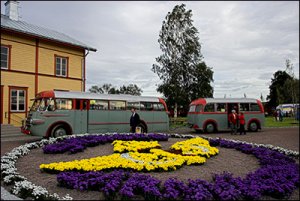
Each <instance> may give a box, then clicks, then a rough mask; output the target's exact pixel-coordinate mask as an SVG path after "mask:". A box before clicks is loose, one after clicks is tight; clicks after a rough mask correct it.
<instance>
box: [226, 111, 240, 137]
mask: <svg viewBox="0 0 300 201" xmlns="http://www.w3.org/2000/svg"><path fill="white" fill-rule="evenodd" d="M237 118H238V116H237V114H236V112H235V110H232V111H231V113H230V114H229V117H228V119H229V123H230V129H231V135H232V134H234V135H236V133H237Z"/></svg>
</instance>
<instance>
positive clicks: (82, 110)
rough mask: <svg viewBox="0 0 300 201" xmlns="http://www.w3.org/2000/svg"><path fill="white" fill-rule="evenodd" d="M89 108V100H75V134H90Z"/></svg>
mask: <svg viewBox="0 0 300 201" xmlns="http://www.w3.org/2000/svg"><path fill="white" fill-rule="evenodd" d="M88 106H89V100H80V99H76V100H75V115H74V133H76V134H81V133H87V132H88Z"/></svg>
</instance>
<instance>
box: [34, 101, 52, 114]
mask: <svg viewBox="0 0 300 201" xmlns="http://www.w3.org/2000/svg"><path fill="white" fill-rule="evenodd" d="M49 105H51V106H53V107H51V110H53V109H54V101H53V100H52V99H48V98H43V99H36V100H35V101H34V103H33V104H32V106H31V108H30V111H33V112H35V111H46V110H47V109H48V106H49Z"/></svg>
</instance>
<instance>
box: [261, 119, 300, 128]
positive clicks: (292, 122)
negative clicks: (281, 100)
mask: <svg viewBox="0 0 300 201" xmlns="http://www.w3.org/2000/svg"><path fill="white" fill-rule="evenodd" d="M290 126H299V121H297V120H296V119H295V118H292V117H283V121H275V119H274V117H266V121H265V127H290Z"/></svg>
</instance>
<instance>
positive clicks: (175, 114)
mask: <svg viewBox="0 0 300 201" xmlns="http://www.w3.org/2000/svg"><path fill="white" fill-rule="evenodd" d="M174 118H177V103H175V107H174Z"/></svg>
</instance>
